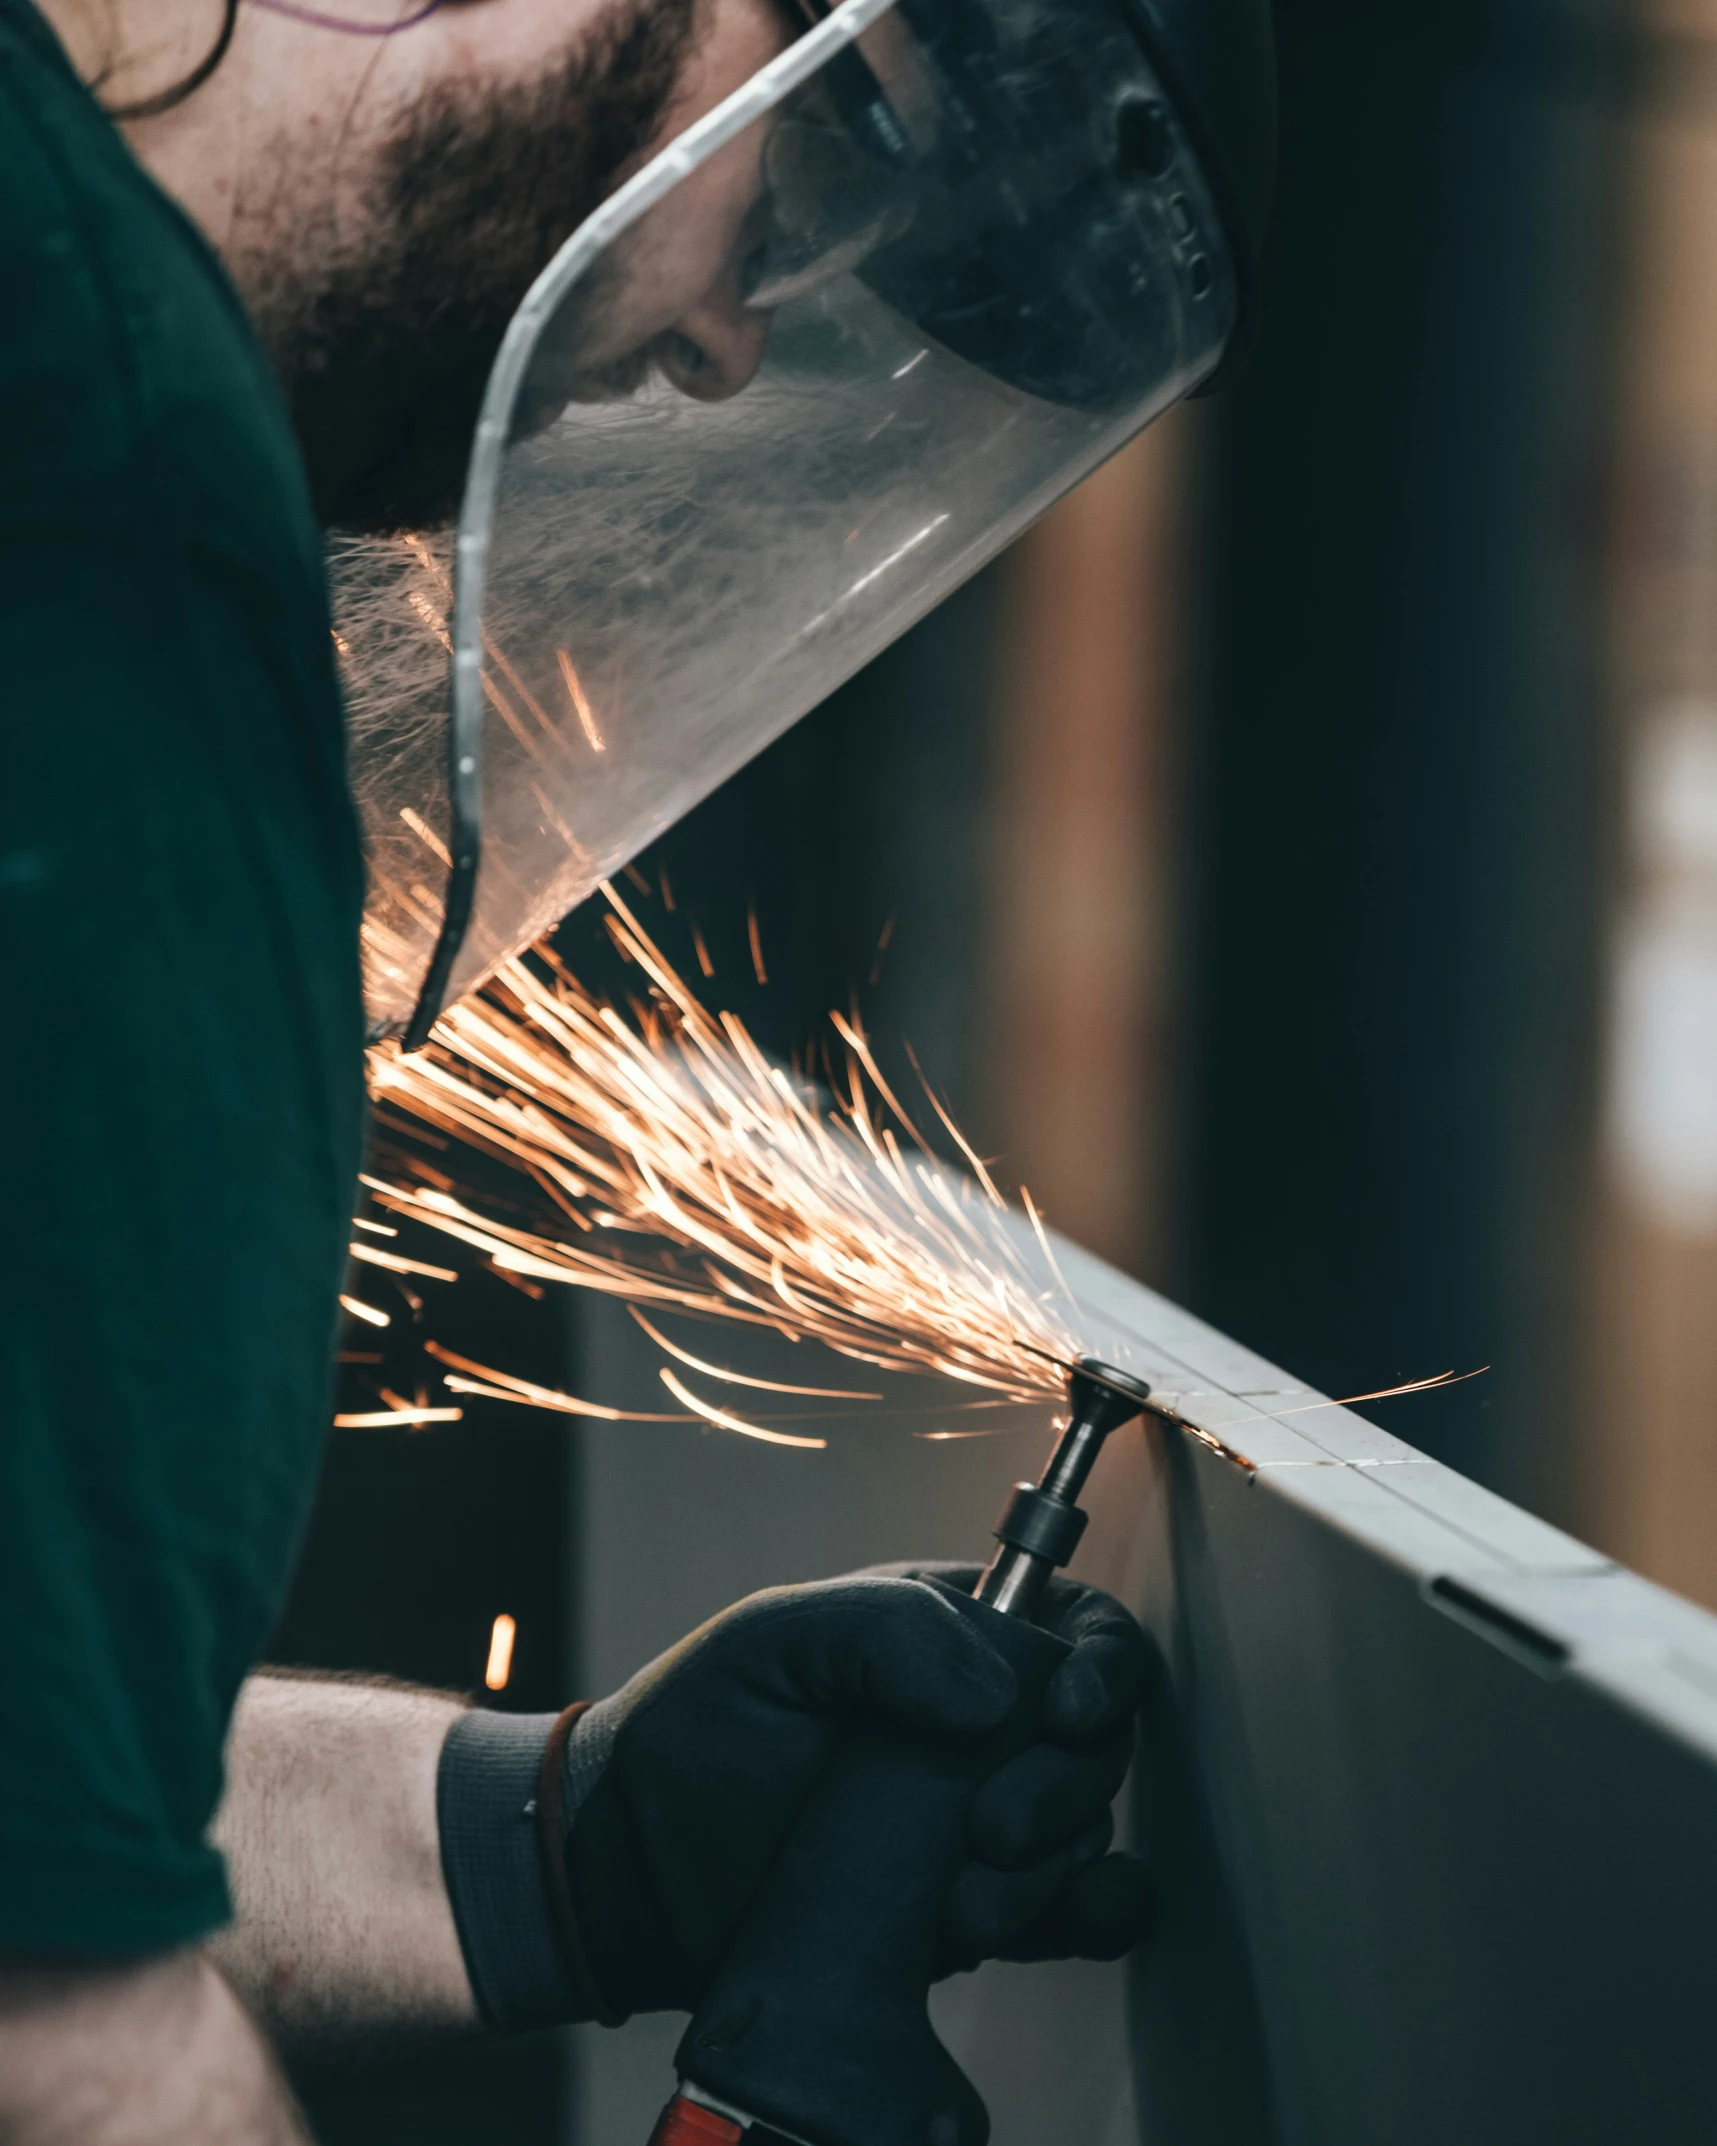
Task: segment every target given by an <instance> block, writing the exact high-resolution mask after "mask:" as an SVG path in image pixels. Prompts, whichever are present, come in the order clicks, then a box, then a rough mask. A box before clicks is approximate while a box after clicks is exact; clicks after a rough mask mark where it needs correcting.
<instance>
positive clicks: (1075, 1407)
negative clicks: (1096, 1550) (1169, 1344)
mask: <svg viewBox="0 0 1717 2146" xmlns="http://www.w3.org/2000/svg"><path fill="white" fill-rule="evenodd" d="M1150 1397H1151V1389H1150V1387H1149V1386H1148V1385H1147V1384H1146V1383H1145V1381H1144V1380H1143V1379H1140V1378H1135V1377H1133V1375H1132V1374H1131V1373H1130V1372H1126V1371H1118V1370H1116V1369H1115V1367H1114V1365H1112V1364H1106V1363H1104V1362H1102V1361H1101V1359H1100V1358H1098V1357H1095V1356H1087V1357H1085V1358H1084V1359H1082V1361H1081V1362H1080V1364H1079V1365H1078V1367H1077V1368H1076V1369H1075V1370H1073V1371H1071V1372H1070V1373H1069V1374H1068V1380H1067V1398H1068V1403H1069V1407H1070V1410H1071V1419H1070V1421H1069V1423H1068V1425H1067V1428H1066V1430H1064V1431H1063V1432H1062V1434H1061V1436H1060V1438H1059V1439H1058V1440H1057V1442H1056V1447H1055V1451H1054V1452H1053V1453H1052V1454H1051V1455H1050V1458H1049V1466H1048V1467H1047V1468H1046V1469H1045V1470H1044V1471H1043V1477H1042V1480H1041V1481H1039V1482H1037V1483H1016V1484H1015V1485H1014V1489H1013V1495H1012V1497H1010V1498H1009V1500H1008V1502H1007V1506H1006V1509H1005V1510H1004V1512H1003V1514H1002V1517H1001V1519H1000V1521H999V1522H998V1523H997V1525H996V1530H995V1534H996V1542H997V1545H998V1547H997V1550H996V1554H995V1556H994V1557H992V1558H991V1560H990V1562H989V1565H988V1566H987V1567H986V1569H985V1571H984V1576H983V1578H982V1579H981V1580H979V1582H978V1585H977V1589H976V1593H977V1598H978V1600H979V1601H980V1602H986V1603H988V1604H989V1606H990V1607H991V1608H992V1609H998V1610H1001V1611H1002V1612H1003V1613H1004V1615H1006V1616H1010V1617H1030V1616H1032V1615H1033V1614H1034V1613H1035V1611H1036V1609H1037V1605H1038V1602H1039V1600H1040V1599H1041V1597H1042V1594H1043V1590H1044V1588H1045V1586H1046V1585H1047V1584H1048V1581H1049V1576H1050V1574H1051V1573H1052V1572H1054V1571H1056V1570H1057V1569H1058V1568H1059V1567H1060V1566H1062V1565H1065V1564H1066V1563H1067V1562H1068V1560H1069V1559H1070V1558H1071V1557H1072V1555H1073V1553H1074V1551H1075V1550H1076V1549H1077V1548H1078V1547H1079V1539H1080V1537H1081V1536H1082V1535H1083V1534H1084V1533H1085V1514H1084V1513H1083V1512H1082V1511H1081V1510H1080V1508H1079V1502H1078V1501H1079V1495H1080V1493H1081V1491H1083V1490H1084V1488H1085V1483H1086V1479H1087V1477H1088V1476H1089V1475H1090V1473H1091V1470H1092V1467H1093V1465H1094V1464H1095V1462H1096V1459H1097V1456H1098V1454H1099V1453H1100V1452H1101V1451H1102V1450H1103V1441H1104V1440H1105V1439H1106V1438H1107V1437H1108V1435H1109V1433H1110V1432H1111V1431H1117V1430H1119V1429H1120V1427H1121V1425H1122V1424H1123V1423H1130V1422H1131V1421H1132V1419H1133V1418H1134V1417H1135V1416H1137V1415H1138V1414H1140V1413H1141V1411H1142V1410H1143V1409H1144V1408H1145V1406H1146V1404H1147V1403H1148V1402H1149V1400H1150Z"/></svg>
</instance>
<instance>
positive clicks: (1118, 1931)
mask: <svg viewBox="0 0 1717 2146" xmlns="http://www.w3.org/2000/svg"><path fill="white" fill-rule="evenodd" d="M1156 1915H1157V1896H1156V1888H1155V1887H1154V1886H1153V1885H1152V1883H1151V1878H1150V1873H1149V1871H1148V1870H1147V1869H1146V1868H1145V1865H1144V1864H1143V1863H1141V1862H1140V1860H1139V1859H1138V1857H1137V1856H1135V1855H1106V1856H1104V1857H1103V1858H1102V1860H1101V1861H1100V1862H1095V1863H1092V1864H1090V1865H1089V1866H1088V1867H1087V1868H1085V1869H1083V1870H1080V1871H1078V1872H1076V1873H1075V1875H1074V1876H1073V1877H1072V1878H1071V1879H1070V1880H1069V1881H1068V1883H1067V1884H1066V1885H1065V1886H1064V1887H1063V1888H1062V1889H1061V1891H1060V1892H1059V1893H1058V1894H1057V1895H1056V1897H1055V1899H1054V1900H1053V1901H1052V1903H1051V1904H1050V1906H1049V1908H1048V1909H1047V1911H1046V1912H1045V1913H1044V1914H1043V1915H1042V1916H1041V1917H1040V1918H1039V1919H1038V1920H1037V1921H1036V1922H1035V1923H1033V1924H1032V1925H1031V1926H1030V1928H1029V1929H1027V1930H1025V1931H1024V1932H1023V1933H1022V1934H1020V1935H1019V1936H1017V1937H1015V1938H1012V1939H1011V1940H1009V1942H1008V1943H1007V1944H1006V1945H1005V1946H1004V1947H1003V1948H1002V1949H1001V1950H999V1951H998V1952H997V1953H996V1955H995V1957H996V1958H997V1959H1003V1960H1118V1959H1120V1958H1121V1957H1122V1955H1123V1954H1125V1953H1129V1952H1131V1951H1132V1950H1133V1948H1134V1947H1135V1946H1137V1945H1142V1944H1143V1943H1144V1942H1145V1940H1146V1939H1147V1938H1148V1937H1149V1936H1150V1934H1151V1931H1152V1928H1153V1927H1154V1925H1155V1923H1156Z"/></svg>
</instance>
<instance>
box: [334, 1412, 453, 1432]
mask: <svg viewBox="0 0 1717 2146" xmlns="http://www.w3.org/2000/svg"><path fill="white" fill-rule="evenodd" d="M464 1413H465V1411H464V1410H463V1409H462V1408H373V1409H369V1410H366V1411H361V1412H359V1413H357V1414H353V1415H344V1416H336V1417H335V1418H334V1428H335V1430H337V1431H381V1430H387V1429H388V1428H390V1427H391V1426H392V1425H394V1424H411V1425H412V1426H414V1427H415V1426H416V1425H418V1424H420V1423H457V1422H458V1421H459V1419H460V1417H461V1416H463V1415H464Z"/></svg>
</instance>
